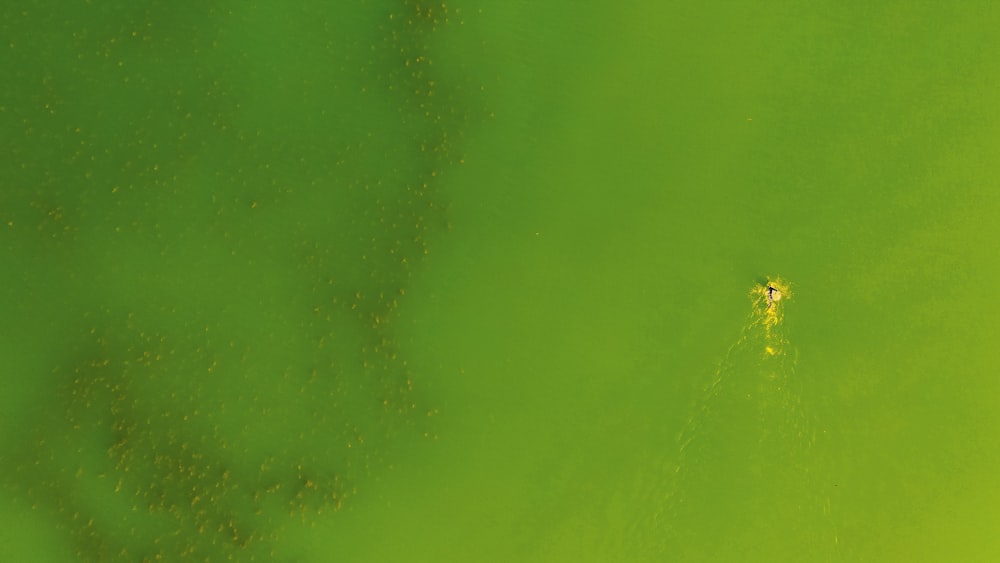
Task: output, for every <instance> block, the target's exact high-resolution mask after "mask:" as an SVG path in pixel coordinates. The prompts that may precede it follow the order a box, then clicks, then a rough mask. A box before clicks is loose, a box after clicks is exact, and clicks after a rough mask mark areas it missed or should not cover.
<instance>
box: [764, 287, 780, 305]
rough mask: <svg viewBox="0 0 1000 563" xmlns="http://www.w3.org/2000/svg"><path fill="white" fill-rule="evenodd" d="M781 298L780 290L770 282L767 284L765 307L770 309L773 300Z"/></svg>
mask: <svg viewBox="0 0 1000 563" xmlns="http://www.w3.org/2000/svg"><path fill="white" fill-rule="evenodd" d="M780 299H781V290H779V289H778V288H776V287H774V286H773V285H771V284H767V308H768V309H770V308H771V306H772V305H774V302H775V301H779V300H780Z"/></svg>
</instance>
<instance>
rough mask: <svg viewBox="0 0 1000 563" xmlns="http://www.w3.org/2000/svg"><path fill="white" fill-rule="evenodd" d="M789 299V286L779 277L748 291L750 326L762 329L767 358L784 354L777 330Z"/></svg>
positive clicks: (781, 339)
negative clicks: (751, 306) (750, 301)
mask: <svg viewBox="0 0 1000 563" xmlns="http://www.w3.org/2000/svg"><path fill="white" fill-rule="evenodd" d="M791 297H792V291H791V286H790V284H789V283H788V282H786V281H784V280H782V279H781V277H776V278H774V279H768V281H767V283H763V284H760V283H758V284H756V285H754V287H753V288H752V289H751V290H750V299H751V300H752V301H753V312H752V313H751V320H750V326H758V325H759V326H761V327H763V328H764V341H765V345H764V353H765V354H767V355H768V356H777V355H780V354H783V353H784V350H785V346H784V339H783V338H782V336H781V334H780V331H779V330H778V329H779V328H780V326H781V321H782V320H783V319H784V317H785V307H784V303H785V302H786V301H788V300H789V299H791Z"/></svg>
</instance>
